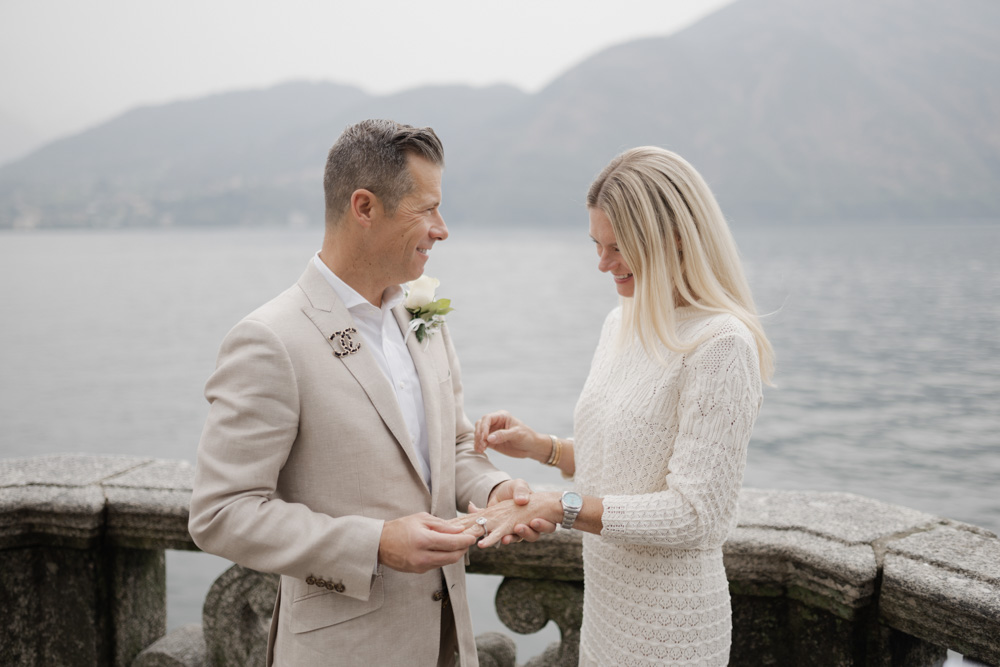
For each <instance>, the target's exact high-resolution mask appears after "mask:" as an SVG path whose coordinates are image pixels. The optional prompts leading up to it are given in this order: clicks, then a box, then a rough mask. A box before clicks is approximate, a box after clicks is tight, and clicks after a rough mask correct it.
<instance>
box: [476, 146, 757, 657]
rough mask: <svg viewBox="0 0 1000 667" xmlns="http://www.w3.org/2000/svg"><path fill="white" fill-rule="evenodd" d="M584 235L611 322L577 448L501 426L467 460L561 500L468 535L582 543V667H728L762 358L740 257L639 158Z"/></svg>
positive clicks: (598, 204) (585, 400)
mask: <svg viewBox="0 0 1000 667" xmlns="http://www.w3.org/2000/svg"><path fill="white" fill-rule="evenodd" d="M587 206H588V208H589V210H590V235H591V237H592V238H593V240H594V244H595V246H596V248H597V255H598V257H599V259H600V261H599V263H598V268H599V269H600V270H601V271H602V272H604V273H607V274H610V276H611V277H612V279H613V280H614V283H615V288H616V289H617V291H618V294H619V295H620V296H621V304H620V306H619V307H617V308H615V309H614V310H613V311H611V313H610V314H609V315H608V317H607V319H606V320H605V323H604V328H603V330H602V332H601V338H600V343H599V344H598V347H597V351H596V352H595V354H594V359H593V363H592V366H591V369H590V375H589V377H588V378H587V382H586V384H585V386H584V388H583V393H582V394H581V395H580V399H579V402H578V403H577V406H576V412H575V415H574V435H575V440H569V439H561V438H557V437H555V436H550V435H544V434H541V433H539V432H537V431H535V430H534V429H532V428H530V427H528V426H527V425H525V424H523V423H522V422H520V421H519V420H518V419H516V418H515V417H513V416H512V415H510V414H509V413H507V412H495V413H492V414H488V415H486V416H484V417H482V418H481V419H480V420H479V421H478V422H477V423H476V430H475V437H476V440H475V444H476V448H477V449H478V450H480V451H485V450H486V449H487V448H492V449H494V450H496V451H498V452H501V453H503V454H506V455H509V456H515V457H521V458H533V459H535V460H537V461H540V462H542V463H547V464H549V465H554V466H557V467H558V468H559V469H560V470H561V471H562V473H563V475H564V476H566V477H568V478H572V479H573V489H574V491H572V492H567V493H564V494H559V493H539V492H536V493H534V494H533V495H532V497H531V500H530V502H529V503H528V504H527V505H525V506H521V505H515V504H514V503H513V502H505V503H500V504H498V505H495V506H493V507H491V508H489V509H487V510H482V511H478V510H477V509H476V508H472V509H473V513H472V514H470V515H469V517H467V518H465V519H464V521H465V525H466V526H467V529H468V530H470V531H479V534H483V533H485V534H486V535H485V537H484V538H483V539H481V540H480V545H481V546H484V547H485V546H490V545H492V544H494V543H496V542H501V541H502V542H503V543H505V544H507V543H510V542H512V541H518V536H519V534H522V533H523V532H524V531H525V530H526V529H527V526H530V527H531V528H534V529H536V530H542V531H551V530H554V528H555V525H557V524H558V525H562V526H563V527H564V528H570V527H571V528H573V529H576V530H580V531H583V532H584V536H583V547H584V550H583V562H584V572H585V592H584V610H583V628H582V635H581V640H580V664H581V665H650V664H657V665H663V664H669V665H726V664H727V663H728V661H729V647H730V643H731V634H732V621H731V617H732V614H731V607H730V599H729V586H728V582H727V581H726V572H725V570H724V568H723V565H722V544H723V542H724V541H725V540H726V536H727V535H728V534H729V532H730V531H731V530H732V528H733V527H734V525H735V523H736V505H737V500H738V498H739V491H740V486H741V484H742V480H743V470H744V467H745V463H746V452H747V443H748V441H749V439H750V432H751V430H752V429H753V425H754V421H755V419H756V417H757V413H758V410H759V408H760V404H761V383H762V380H763V381H764V382H767V381H769V379H770V376H771V373H772V368H773V352H772V350H771V346H770V344H769V343H768V340H767V337H766V336H765V335H764V331H763V329H762V328H761V325H760V322H759V320H758V316H757V312H756V307H755V306H754V301H753V298H752V296H751V294H750V290H749V288H748V286H747V281H746V279H745V277H744V274H743V269H742V267H741V264H740V259H739V255H738V253H737V250H736V245H735V243H734V241H733V238H732V235H731V234H730V232H729V228H728V227H727V225H726V222H725V219H724V218H723V216H722V212H721V211H720V210H719V206H718V204H717V203H716V201H715V198H714V197H713V196H712V193H711V192H710V191H709V189H708V186H707V185H706V184H705V181H704V180H703V179H702V178H701V176H700V175H699V174H698V172H696V171H695V170H694V168H693V167H692V166H691V165H690V164H688V163H687V162H686V161H685V160H684V159H682V158H681V157H680V156H678V155H676V154H674V153H671V152H669V151H666V150H663V149H660V148H654V147H642V148H635V149H632V150H630V151H627V152H625V153H623V154H621V155H619V156H618V157H616V158H615V159H614V160H612V161H611V163H610V164H609V165H608V166H607V167H605V169H604V170H603V171H602V172H601V174H600V175H599V176H598V177H597V179H596V180H595V181H594V183H593V185H591V187H590V191H589V193H588V195H587Z"/></svg>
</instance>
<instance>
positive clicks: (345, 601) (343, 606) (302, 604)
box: [290, 575, 385, 634]
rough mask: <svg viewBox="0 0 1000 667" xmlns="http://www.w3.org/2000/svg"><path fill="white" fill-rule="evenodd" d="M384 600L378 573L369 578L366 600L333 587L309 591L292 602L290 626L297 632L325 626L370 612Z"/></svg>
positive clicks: (377, 607)
mask: <svg viewBox="0 0 1000 667" xmlns="http://www.w3.org/2000/svg"><path fill="white" fill-rule="evenodd" d="M303 585H305V584H304V583H303ZM384 600H385V591H384V590H383V583H382V576H381V575H379V576H376V577H375V581H373V582H372V587H371V591H369V594H368V599H367V600H358V599H357V598H351V597H347V596H346V595H341V594H339V593H336V592H334V591H322V592H320V591H317V592H316V593H309V594H308V595H304V596H302V597H298V598H296V599H295V600H294V601H293V602H292V613H291V614H290V615H291V629H292V632H293V633H294V634H299V633H302V632H309V631H311V630H318V629H319V628H327V627H330V626H331V625H336V624H338V623H343V622H344V621H349V620H351V619H354V618H358V617H359V616H364V615H365V614H370V613H371V612H373V611H375V610H376V609H379V608H380V607H381V606H382V602H383V601H384Z"/></svg>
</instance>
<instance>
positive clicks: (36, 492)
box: [0, 455, 1000, 662]
mask: <svg viewBox="0 0 1000 667" xmlns="http://www.w3.org/2000/svg"><path fill="white" fill-rule="evenodd" d="M193 476H194V470H193V467H192V466H191V464H190V463H188V462H186V461H168V460H158V459H145V458H130V457H117V456H116V457H111V456H87V455H61V456H43V457H37V458H26V459H0V548H13V547H18V546H28V545H32V544H60V545H64V546H73V547H78V548H87V547H89V546H92V545H93V544H94V543H95V541H97V540H101V539H104V540H110V541H111V543H113V544H116V545H119V546H126V547H133V548H146V549H196V547H195V545H194V543H193V542H192V541H191V538H190V536H189V534H188V531H187V516H188V504H189V502H190V497H191V482H192V480H193ZM723 551H724V556H725V563H726V570H727V573H728V575H729V579H730V581H731V582H732V585H733V587H734V590H736V591H737V592H744V593H748V594H764V595H769V594H771V595H773V594H786V595H788V596H789V597H793V598H797V599H799V600H801V601H803V602H806V603H808V604H811V605H814V606H818V607H822V608H824V609H826V610H828V611H831V612H832V613H834V614H837V615H839V616H841V617H843V618H852V617H853V616H854V614H855V612H856V611H857V610H858V609H861V608H862V607H866V606H867V605H868V604H869V603H870V602H871V601H872V598H873V596H876V595H878V596H880V604H879V609H880V613H882V614H883V616H884V617H885V618H886V619H888V620H889V621H890V622H891V625H893V626H894V627H899V628H900V629H903V630H905V631H907V632H909V633H910V634H913V635H916V636H918V637H922V638H925V639H927V640H928V641H932V642H936V643H940V644H946V645H949V646H952V647H959V648H960V650H961V647H964V650H967V651H968V654H969V655H976V656H979V657H980V659H986V660H991V661H993V662H1000V639H997V638H998V637H1000V540H998V539H997V537H996V535H994V534H993V533H991V532H989V531H987V530H984V529H982V528H979V527H976V526H972V525H969V524H964V523H959V522H955V521H951V520H948V519H944V518H941V517H936V516H933V515H930V514H926V513H923V512H918V511H916V510H912V509H909V508H906V507H901V506H898V505H892V504H889V503H883V502H880V501H877V500H872V499H870V498H865V497H862V496H857V495H853V494H847V493H825V492H807V491H771V490H761V489H744V490H743V493H742V495H741V500H740V515H739V524H738V526H737V528H736V530H735V531H734V532H733V534H732V535H731V536H730V539H729V541H728V542H727V543H726V545H725V546H724V548H723ZM470 560H471V564H470V566H469V570H470V571H471V572H488V573H491V574H503V575H505V576H509V577H519V578H526V579H561V580H568V581H581V580H582V579H583V569H582V548H581V536H580V534H579V533H578V532H576V531H570V532H566V533H564V532H562V531H559V532H557V533H555V534H553V535H546V536H543V539H541V540H539V541H538V542H537V543H534V544H521V545H518V546H517V547H507V548H501V549H487V550H482V549H479V548H478V547H475V546H474V547H472V549H471V550H470ZM880 573H881V574H882V575H883V576H882V581H881V588H880V589H879V590H876V586H877V585H878V583H879V574H880ZM942 638H949V639H948V643H946V642H944V641H942Z"/></svg>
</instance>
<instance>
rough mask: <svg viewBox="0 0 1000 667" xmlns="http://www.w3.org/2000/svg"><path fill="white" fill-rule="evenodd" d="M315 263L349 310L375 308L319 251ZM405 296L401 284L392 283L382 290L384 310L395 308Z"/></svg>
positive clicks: (315, 256)
mask: <svg viewBox="0 0 1000 667" xmlns="http://www.w3.org/2000/svg"><path fill="white" fill-rule="evenodd" d="M313 264H315V265H316V268H317V269H319V272H320V274H321V275H322V276H323V277H324V278H326V281H327V282H328V283H330V287H332V288H333V291H334V292H336V293H337V296H338V297H339V298H340V300H341V301H342V302H343V304H344V305H345V306H346V307H347V309H348V310H357V309H360V308H364V307H365V306H367V307H368V308H375V305H374V304H373V303H371V302H370V301H368V299H366V298H365V297H363V296H361V294H359V293H358V291H357V290H356V289H354V288H353V287H351V286H350V285H348V284H347V283H345V282H344V281H343V280H341V279H340V277H339V276H338V275H337V274H336V273H334V272H333V271H331V270H330V267H329V266H327V265H326V264H324V263H323V260H322V259H320V258H319V253H318V252H317V253H316V254H315V255H314V256H313ZM404 298H406V297H405V295H404V294H403V288H402V287H400V286H399V285H390V286H389V287H387V288H386V289H385V291H384V292H382V310H383V311H386V310H391V309H393V308H395V307H396V306H398V305H399V304H401V303H403V299H404Z"/></svg>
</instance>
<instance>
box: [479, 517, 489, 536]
mask: <svg viewBox="0 0 1000 667" xmlns="http://www.w3.org/2000/svg"><path fill="white" fill-rule="evenodd" d="M476 523H478V524H479V525H480V526H482V527H483V538H485V537H486V536H487V535H489V534H490V531H489V530H487V528H486V517H484V516H481V517H479V518H478V519H476Z"/></svg>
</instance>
